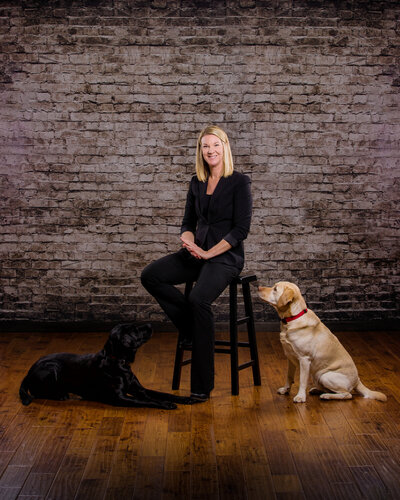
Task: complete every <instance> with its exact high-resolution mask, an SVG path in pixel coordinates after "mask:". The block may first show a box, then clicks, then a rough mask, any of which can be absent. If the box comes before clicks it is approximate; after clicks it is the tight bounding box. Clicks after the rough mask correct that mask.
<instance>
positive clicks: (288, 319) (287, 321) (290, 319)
mask: <svg viewBox="0 0 400 500" xmlns="http://www.w3.org/2000/svg"><path fill="white" fill-rule="evenodd" d="M306 312H307V309H303V310H302V311H301V312H299V314H296V316H290V317H289V318H283V319H281V321H282V323H284V324H285V325H286V323H289V321H293V320H294V319H297V318H300V317H301V316H303V315H304V314H305V313H306Z"/></svg>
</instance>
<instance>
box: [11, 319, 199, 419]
mask: <svg viewBox="0 0 400 500" xmlns="http://www.w3.org/2000/svg"><path fill="white" fill-rule="evenodd" d="M151 334H152V329H151V325H149V324H146V325H141V326H135V325H133V324H131V323H129V324H121V325H117V326H116V327H115V328H113V330H112V331H111V333H110V336H109V338H108V340H107V342H106V344H105V346H104V348H103V349H102V350H101V351H100V352H98V353H96V354H85V355H78V354H69V353H59V354H49V355H48V356H44V357H43V358H40V359H39V360H38V361H36V363H35V364H34V365H33V366H32V367H31V369H30V370H29V372H28V374H27V376H26V377H25V378H24V380H23V381H22V384H21V387H20V390H19V395H20V398H21V401H22V403H23V404H24V405H29V404H30V403H31V402H32V399H33V398H40V399H56V400H60V401H63V400H66V399H68V398H69V393H73V394H77V395H78V396H81V397H82V399H86V400H91V401H99V402H101V403H106V404H110V405H115V406H136V407H149V408H162V409H166V410H172V409H175V408H176V404H175V403H181V404H193V403H196V402H198V401H196V400H195V399H193V398H190V397H182V396H175V395H173V394H167V393H164V392H158V391H151V390H148V389H145V388H144V387H143V386H142V385H141V384H140V382H139V380H138V379H137V377H136V376H135V375H134V374H133V373H132V370H131V368H130V364H131V363H133V361H134V359H135V354H136V351H137V349H138V348H139V347H140V346H141V345H142V344H144V343H145V342H147V341H148V340H149V338H150V337H151Z"/></svg>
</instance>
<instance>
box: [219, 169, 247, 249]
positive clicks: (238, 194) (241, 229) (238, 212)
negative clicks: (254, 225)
mask: <svg viewBox="0 0 400 500" xmlns="http://www.w3.org/2000/svg"><path fill="white" fill-rule="evenodd" d="M250 185H251V180H250V177H248V176H247V175H243V177H242V179H241V182H240V183H238V185H237V187H236V189H235V192H234V200H233V204H234V206H233V225H232V229H231V230H230V231H229V233H228V234H227V235H225V236H224V238H223V239H224V240H225V241H227V242H228V243H229V244H230V245H231V246H232V247H236V246H237V245H239V243H240V242H241V241H243V240H245V239H246V238H247V235H248V233H249V230H250V223H251V214H252V207H253V200H252V196H251V190H250Z"/></svg>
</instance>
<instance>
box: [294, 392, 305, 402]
mask: <svg viewBox="0 0 400 500" xmlns="http://www.w3.org/2000/svg"><path fill="white" fill-rule="evenodd" d="M293 401H294V402H295V403H305V402H306V396H305V395H303V394H296V396H295V397H294V398H293Z"/></svg>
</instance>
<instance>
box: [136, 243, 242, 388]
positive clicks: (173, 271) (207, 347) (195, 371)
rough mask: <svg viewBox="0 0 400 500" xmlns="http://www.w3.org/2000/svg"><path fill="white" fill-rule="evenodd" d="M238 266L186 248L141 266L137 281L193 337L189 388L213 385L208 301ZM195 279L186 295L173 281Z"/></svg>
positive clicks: (212, 334) (236, 272)
mask: <svg viewBox="0 0 400 500" xmlns="http://www.w3.org/2000/svg"><path fill="white" fill-rule="evenodd" d="M239 273H240V269H238V268H236V267H235V266H229V265H226V264H222V263H218V262H212V261H205V260H200V259H196V258H194V257H192V256H191V255H190V254H189V252H188V251H187V250H181V251H179V252H177V253H174V254H171V255H167V256H165V257H162V258H161V259H158V260H156V261H155V262H152V263H151V264H149V265H148V266H146V267H145V268H144V269H143V272H142V275H141V281H142V284H143V286H144V287H145V288H146V290H147V291H148V292H149V293H150V294H151V295H152V296H153V297H154V298H155V299H156V300H157V302H158V303H159V304H160V306H161V307H162V309H163V310H164V311H165V313H166V314H167V316H168V317H169V318H170V320H171V321H172V322H173V323H174V325H175V326H176V328H177V329H178V330H179V332H181V333H183V335H184V336H185V337H186V338H193V351H192V363H191V392H195V393H197V394H208V393H210V392H211V391H212V389H213V388H214V340H215V328H214V316H213V312H212V308H211V305H212V303H213V302H214V300H215V299H216V298H217V297H219V295H221V293H222V292H223V291H224V290H225V288H226V287H227V286H228V285H229V283H230V282H231V281H232V279H233V278H234V277H235V276H238V275H239ZM186 281H195V282H196V283H195V285H194V287H193V289H192V291H191V292H190V295H189V297H188V298H186V297H185V296H184V294H183V293H182V292H181V291H180V290H178V288H176V287H175V285H178V284H181V283H185V282H186Z"/></svg>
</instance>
